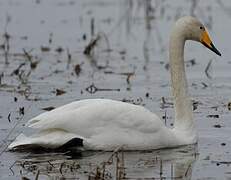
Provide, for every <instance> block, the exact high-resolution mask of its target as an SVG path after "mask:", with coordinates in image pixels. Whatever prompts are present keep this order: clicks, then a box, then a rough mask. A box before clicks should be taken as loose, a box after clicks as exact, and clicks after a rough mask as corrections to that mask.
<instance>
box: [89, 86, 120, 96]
mask: <svg viewBox="0 0 231 180" xmlns="http://www.w3.org/2000/svg"><path fill="white" fill-rule="evenodd" d="M86 91H87V92H89V93H91V94H94V93H96V92H97V91H120V89H109V88H108V89H107V88H97V87H96V86H95V85H94V84H91V85H90V86H89V87H87V88H86Z"/></svg>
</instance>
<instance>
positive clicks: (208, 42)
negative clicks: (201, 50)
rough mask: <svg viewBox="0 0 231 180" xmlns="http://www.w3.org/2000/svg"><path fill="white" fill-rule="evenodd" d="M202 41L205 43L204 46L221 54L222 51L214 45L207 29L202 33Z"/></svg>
mask: <svg viewBox="0 0 231 180" xmlns="http://www.w3.org/2000/svg"><path fill="white" fill-rule="evenodd" d="M200 41H201V43H202V44H204V46H206V47H207V48H209V49H210V50H211V51H213V52H215V53H216V54H217V55H219V56H221V53H220V52H219V51H218V50H217V49H216V47H215V46H214V45H213V43H212V41H211V39H210V37H209V33H208V32H207V31H206V30H204V32H203V33H202V35H201V39H200Z"/></svg>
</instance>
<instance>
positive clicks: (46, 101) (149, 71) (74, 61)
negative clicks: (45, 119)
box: [0, 0, 231, 180]
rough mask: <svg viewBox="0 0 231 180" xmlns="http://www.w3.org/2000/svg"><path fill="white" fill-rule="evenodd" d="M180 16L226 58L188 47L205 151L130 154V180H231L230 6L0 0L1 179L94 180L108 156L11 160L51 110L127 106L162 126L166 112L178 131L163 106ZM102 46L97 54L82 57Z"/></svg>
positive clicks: (172, 0)
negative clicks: (95, 103)
mask: <svg viewBox="0 0 231 180" xmlns="http://www.w3.org/2000/svg"><path fill="white" fill-rule="evenodd" d="M182 15H196V16H197V17H198V18H199V19H201V21H203V22H204V23H205V24H206V25H207V27H208V29H209V32H210V35H211V37H212V39H213V41H214V44H215V45H216V47H217V48H218V49H219V50H220V51H221V53H222V57H221V58H220V57H217V56H216V55H214V54H213V53H211V52H210V51H209V50H207V49H205V48H204V47H202V46H201V45H198V44H197V43H194V42H190V43H187V45H186V50H185V52H186V55H185V59H186V61H187V76H188V79H189V89H190V93H191V95H192V98H193V100H195V101H196V102H197V103H196V105H197V108H196V110H195V111H194V115H195V117H194V118H195V121H196V124H197V128H198V132H199V143H198V146H196V147H195V146H193V147H190V146H189V147H182V148H177V149H168V150H161V151H153V152H125V153H124V166H125V173H126V176H125V177H127V178H132V179H137V178H157V179H158V178H159V179H161V178H162V179H163V178H166V179H174V178H175V179H177V178H178V179H218V180H220V179H231V169H230V163H231V158H230V153H231V151H230V148H231V139H230V132H231V131H230V130H231V129H230V127H231V121H230V118H231V115H230V111H229V110H228V107H227V105H228V103H229V102H230V101H231V95H230V90H231V84H230V76H231V75H230V68H231V60H230V51H229V49H230V45H229V44H230V40H229V39H230V38H229V37H230V28H231V25H230V24H231V20H230V19H231V18H230V17H231V2H229V1H224V0H223V1H222V0H211V1H198V0H194V1H193V0H191V1H190V0H187V1H183V0H181V1H178V0H165V1H161V0H155V1H154V0H144V1H139V0H117V1H116V0H85V1H84V0H82V1H81V0H80V1H74V0H70V1H68V0H67V1H66V0H50V1H44V0H34V1H27V0H9V1H4V0H1V1H0V24H1V26H0V35H1V38H0V44H2V45H1V46H0V48H1V50H0V53H1V56H0V123H1V127H0V142H1V145H0V150H1V156H0V174H1V179H19V178H21V177H23V176H25V177H30V178H32V179H34V178H35V176H36V173H37V174H38V175H39V179H49V178H51V179H60V178H61V177H66V178H76V179H78V178H80V179H87V178H88V176H89V174H90V173H91V172H95V169H94V168H96V165H100V163H101V162H103V161H105V160H107V159H108V158H109V157H110V154H111V153H103V152H84V153H82V154H81V155H80V154H73V153H68V152H65V153H58V154H57V153H41V152H40V153H35V152H33V153H32V152H31V153H29V152H21V153H19V152H7V151H4V150H5V148H6V146H7V144H9V143H10V142H11V141H12V140H13V139H14V138H15V137H16V136H17V135H18V134H19V133H20V132H21V131H24V128H23V125H24V123H25V122H26V121H27V120H28V119H30V118H31V117H33V116H35V115H37V114H39V113H41V112H44V110H43V108H47V107H57V106H59V105H63V104H65V103H68V102H71V101H74V100H78V99H85V98H95V97H97V98H98V97H102V98H111V99H116V100H126V101H130V102H132V103H136V104H141V105H144V106H145V107H147V108H148V109H150V110H152V111H155V112H156V113H158V114H159V116H161V117H162V116H163V115H164V114H165V112H166V115H167V126H170V124H171V123H172V118H173V110H172V106H171V105H170V106H169V105H168V104H163V102H162V97H165V100H166V101H167V102H171V95H170V86H169V71H168V68H167V67H168V65H167V64H168V40H169V32H170V28H171V26H172V25H173V22H174V21H175V20H176V19H177V18H178V17H180V16H182ZM97 38H98V39H99V40H98V41H97V45H96V46H95V47H94V48H93V50H92V51H91V53H90V55H84V53H83V52H84V49H85V47H86V46H87V45H88V44H89V42H90V41H91V40H92V39H97ZM211 60H212V61H211ZM210 61H211V65H210V66H209V68H208V71H207V75H206V73H205V69H206V67H207V65H208V63H209V62H210ZM25 131H28V133H30V130H25ZM115 164H116V160H114V163H113V164H112V165H109V166H108V167H107V168H108V169H107V172H108V176H107V177H108V178H109V179H110V176H112V178H113V177H115ZM38 170H39V173H38ZM160 172H161V173H160Z"/></svg>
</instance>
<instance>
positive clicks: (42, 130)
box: [8, 17, 221, 151]
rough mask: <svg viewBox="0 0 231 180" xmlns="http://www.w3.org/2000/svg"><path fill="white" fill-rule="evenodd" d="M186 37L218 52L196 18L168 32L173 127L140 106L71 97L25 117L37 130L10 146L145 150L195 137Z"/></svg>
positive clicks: (180, 142)
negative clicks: (27, 117)
mask: <svg viewBox="0 0 231 180" xmlns="http://www.w3.org/2000/svg"><path fill="white" fill-rule="evenodd" d="M186 40H194V41H198V42H201V43H202V44H204V45H205V46H206V47H208V48H209V49H211V50H212V51H214V52H215V53H216V54H218V55H221V54H220V52H219V51H218V50H217V49H216V48H215V47H214V45H213V44H212V42H211V40H210V37H209V35H208V33H207V31H206V29H205V27H204V26H203V25H202V24H201V23H200V22H199V21H198V20H197V19H196V18H194V17H183V18H180V19H179V20H178V21H177V22H176V24H175V26H174V28H173V30H172V32H171V37H170V67H171V82H172V92H173V98H174V99H173V100H174V108H175V126H174V128H173V129H169V128H167V127H166V126H165V125H164V123H163V122H162V120H161V119H160V118H158V117H157V115H156V114H154V113H152V112H150V111H149V110H147V109H145V108H144V107H142V106H137V105H132V104H129V103H124V102H120V101H114V100H109V99H87V100H81V101H76V102H72V103H70V104H67V105H64V106H62V107H59V108H57V109H54V110H52V111H50V112H45V113H42V114H40V115H38V116H37V117H35V118H33V119H31V120H30V121H29V122H28V124H27V125H28V126H29V127H31V128H35V129H38V133H35V134H34V135H32V136H30V137H26V136H24V135H23V134H21V135H19V136H18V137H17V138H16V139H15V141H13V142H12V143H11V144H10V145H9V146H8V148H9V149H14V148H18V147H26V146H41V147H45V148H58V147H60V146H63V145H64V144H71V145H73V144H74V143H77V144H76V146H77V145H82V146H83V148H84V149H89V150H106V151H111V150H114V149H115V148H116V147H118V146H121V145H123V148H124V149H126V150H147V149H159V148H165V147H176V146H180V145H186V144H193V143H196V142H197V132H196V129H195V126H194V121H193V113H192V106H191V101H190V98H189V97H188V93H187V82H186V77H185V67H184V45H185V41H186Z"/></svg>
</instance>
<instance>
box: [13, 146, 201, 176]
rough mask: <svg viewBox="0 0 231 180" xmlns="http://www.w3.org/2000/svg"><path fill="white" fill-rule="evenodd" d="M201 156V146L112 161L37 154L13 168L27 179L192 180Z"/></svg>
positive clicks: (104, 155) (94, 155)
mask: <svg viewBox="0 0 231 180" xmlns="http://www.w3.org/2000/svg"><path fill="white" fill-rule="evenodd" d="M197 155H198V152H197V145H190V146H183V147H180V148H175V149H161V150H155V151H142V152H141V151H133V152H122V151H118V152H116V153H114V157H113V158H111V159H110V158H109V157H112V152H91V151H88V152H82V153H76V152H75V153H74V152H71V151H68V152H64V153H33V154H29V155H27V156H26V157H24V158H22V159H21V160H20V161H18V162H17V163H16V164H15V166H14V167H13V168H12V169H14V170H15V169H18V168H19V169H20V171H19V172H20V173H21V175H22V176H25V177H35V175H36V174H37V175H39V177H41V178H42V177H43V178H46V177H49V178H51V177H52V179H59V178H61V177H62V178H72V179H73V178H74V179H78V178H79V179H90V176H91V178H92V179H95V178H98V179H100V177H101V179H102V177H104V179H174V180H175V179H184V180H190V179H191V178H192V171H193V166H194V163H195V161H196V160H197ZM103 162H108V163H105V164H103ZM103 165H105V166H104V167H103ZM102 167H103V168H104V169H102ZM97 169H98V172H97ZM100 173H101V174H100ZM102 173H104V174H103V175H102ZM116 177H117V178H116Z"/></svg>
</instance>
